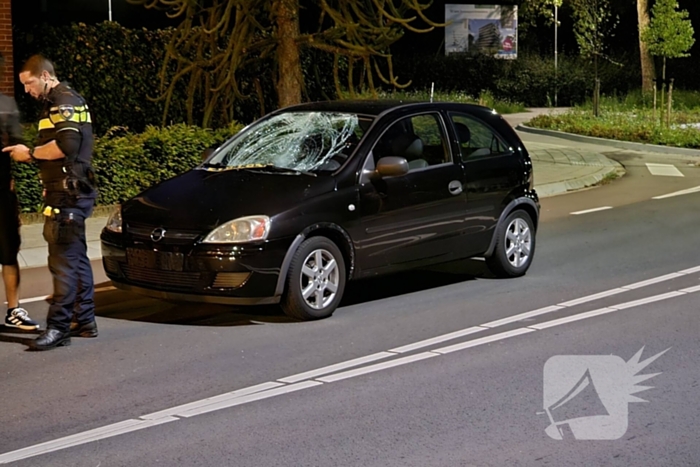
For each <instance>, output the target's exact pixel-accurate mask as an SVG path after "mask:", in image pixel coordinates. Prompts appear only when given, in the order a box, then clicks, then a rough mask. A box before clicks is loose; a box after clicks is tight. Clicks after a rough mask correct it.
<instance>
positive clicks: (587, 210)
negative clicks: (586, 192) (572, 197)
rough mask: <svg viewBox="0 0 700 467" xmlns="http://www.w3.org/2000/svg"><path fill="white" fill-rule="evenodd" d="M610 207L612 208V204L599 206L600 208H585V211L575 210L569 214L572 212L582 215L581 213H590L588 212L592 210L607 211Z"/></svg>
mask: <svg viewBox="0 0 700 467" xmlns="http://www.w3.org/2000/svg"><path fill="white" fill-rule="evenodd" d="M608 209H612V206H602V207H599V208H593V209H586V210H584V211H574V212H571V213H569V214H571V215H572V216H578V215H581V214H588V213H591V212H598V211H607V210H608Z"/></svg>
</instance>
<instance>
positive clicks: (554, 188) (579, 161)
mask: <svg viewBox="0 0 700 467" xmlns="http://www.w3.org/2000/svg"><path fill="white" fill-rule="evenodd" d="M564 110H565V109H546V108H545V109H531V111H530V112H526V113H518V114H510V115H504V118H505V119H506V120H507V121H508V123H510V124H511V125H512V126H513V127H517V126H518V125H521V124H523V123H526V122H527V121H528V120H530V119H531V118H533V117H534V116H536V115H539V114H542V113H549V112H561V111H564ZM519 135H520V137H521V138H522V139H523V141H524V143H525V147H527V149H528V151H529V152H530V156H531V157H532V164H533V167H534V173H535V189H536V190H537V193H538V194H539V196H540V197H541V198H544V197H547V196H554V195H557V194H561V193H566V192H567V191H571V190H576V189H581V188H585V187H588V186H592V185H595V184H597V183H599V182H600V181H601V180H602V179H603V178H605V177H606V176H608V175H609V174H612V173H618V174H622V173H624V169H623V168H622V166H621V165H620V164H619V163H617V162H615V161H612V160H610V159H608V158H607V157H605V156H603V155H602V154H600V151H599V150H596V149H600V150H603V149H601V148H602V146H601V147H599V148H598V147H596V146H590V145H581V144H577V143H567V142H565V141H564V140H553V139H552V138H551V137H546V136H541V135H536V134H530V133H523V132H520V133H519ZM559 142H561V144H559ZM101 211H102V212H96V213H95V215H93V217H91V218H90V219H88V220H87V223H86V232H87V240H88V256H89V257H90V259H91V260H95V259H100V258H101V252H100V232H101V231H102V228H103V227H104V226H105V224H106V222H107V215H105V213H104V210H101ZM42 231H43V224H42V223H41V216H36V215H32V216H23V225H22V250H21V251H20V258H19V261H20V266H21V267H23V268H31V267H40V266H46V264H47V256H48V248H47V247H46V242H45V241H44V239H43V236H42Z"/></svg>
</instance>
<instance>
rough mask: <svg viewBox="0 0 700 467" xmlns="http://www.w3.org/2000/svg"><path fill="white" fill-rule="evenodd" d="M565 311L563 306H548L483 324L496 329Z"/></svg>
mask: <svg viewBox="0 0 700 467" xmlns="http://www.w3.org/2000/svg"><path fill="white" fill-rule="evenodd" d="M563 309H564V307H563V306H556V305H552V306H547V307H544V308H539V309H537V310H533V311H527V312H525V313H520V314H518V315H513V316H509V317H507V318H503V319H499V320H497V321H491V322H489V323H486V324H482V326H483V327H485V328H496V327H499V326H503V325H506V324H510V323H514V322H516V321H522V320H524V319H528V318H534V317H535V316H540V315H546V314H547V313H554V312H555V311H559V310H563Z"/></svg>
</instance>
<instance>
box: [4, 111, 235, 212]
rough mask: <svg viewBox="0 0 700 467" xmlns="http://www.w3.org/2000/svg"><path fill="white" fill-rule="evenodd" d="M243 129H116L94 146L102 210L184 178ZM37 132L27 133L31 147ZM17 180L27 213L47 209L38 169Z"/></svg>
mask: <svg viewBox="0 0 700 467" xmlns="http://www.w3.org/2000/svg"><path fill="white" fill-rule="evenodd" d="M241 129H242V125H241V124H239V123H234V124H232V125H230V126H229V127H227V128H222V129H219V130H210V129H204V128H199V127H195V126H187V125H184V124H177V125H172V126H169V127H165V128H158V127H154V126H149V127H147V128H146V131H145V132H143V133H138V134H129V133H127V132H126V131H125V129H124V128H123V127H115V128H112V129H111V130H109V131H108V132H107V134H105V135H104V136H101V137H98V138H96V140H95V152H94V157H93V166H94V168H95V172H96V174H97V180H98V184H99V197H98V200H97V204H98V205H110V204H117V203H120V202H122V201H124V200H126V199H128V198H131V197H133V196H135V195H136V194H138V193H139V192H141V191H143V190H144V189H146V188H148V187H150V186H153V185H155V184H156V183H158V182H160V181H163V180H166V179H168V178H171V177H174V176H175V175H178V174H180V173H183V172H185V171H187V170H189V169H191V168H192V167H194V166H196V165H197V164H198V163H199V162H200V160H201V159H200V156H201V154H202V151H204V150H205V149H206V148H208V147H210V146H213V145H216V144H220V143H222V142H224V141H225V140H226V139H228V138H229V137H231V136H233V135H234V134H236V133H237V132H238V131H240V130H241ZM35 132H36V130H34V129H31V128H28V129H26V130H25V137H26V138H27V141H32V137H33V134H35ZM13 177H14V179H15V187H16V191H17V194H18V196H19V199H20V205H21V210H22V212H38V211H40V210H41V207H42V197H41V184H40V182H39V179H38V169H37V167H36V165H34V164H14V166H13Z"/></svg>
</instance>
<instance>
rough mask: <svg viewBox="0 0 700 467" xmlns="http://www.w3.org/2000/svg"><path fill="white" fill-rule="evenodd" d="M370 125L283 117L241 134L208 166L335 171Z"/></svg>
mask: <svg viewBox="0 0 700 467" xmlns="http://www.w3.org/2000/svg"><path fill="white" fill-rule="evenodd" d="M371 123H372V120H371V119H369V118H367V117H362V116H359V115H356V114H348V113H339V112H284V113H280V114H277V115H274V116H272V117H271V118H268V119H266V120H262V121H260V122H258V123H256V124H255V125H252V126H250V127H249V128H246V129H245V130H243V131H242V132H241V133H239V134H238V135H237V136H235V137H234V138H233V139H231V140H230V141H229V142H228V143H227V144H226V145H225V146H224V147H222V149H221V150H219V151H218V152H217V153H215V155H214V156H213V157H211V158H210V159H208V160H207V161H206V162H205V164H204V166H205V167H214V168H230V169H236V168H254V167H276V168H281V169H291V170H302V171H332V170H335V169H337V168H339V167H340V166H341V164H342V163H343V162H344V161H345V160H346V159H347V158H348V157H349V156H350V155H351V154H352V153H353V152H354V150H355V148H356V147H357V145H358V143H359V141H360V139H362V136H363V135H364V131H365V129H366V128H367V127H369V126H370V125H371Z"/></svg>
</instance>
